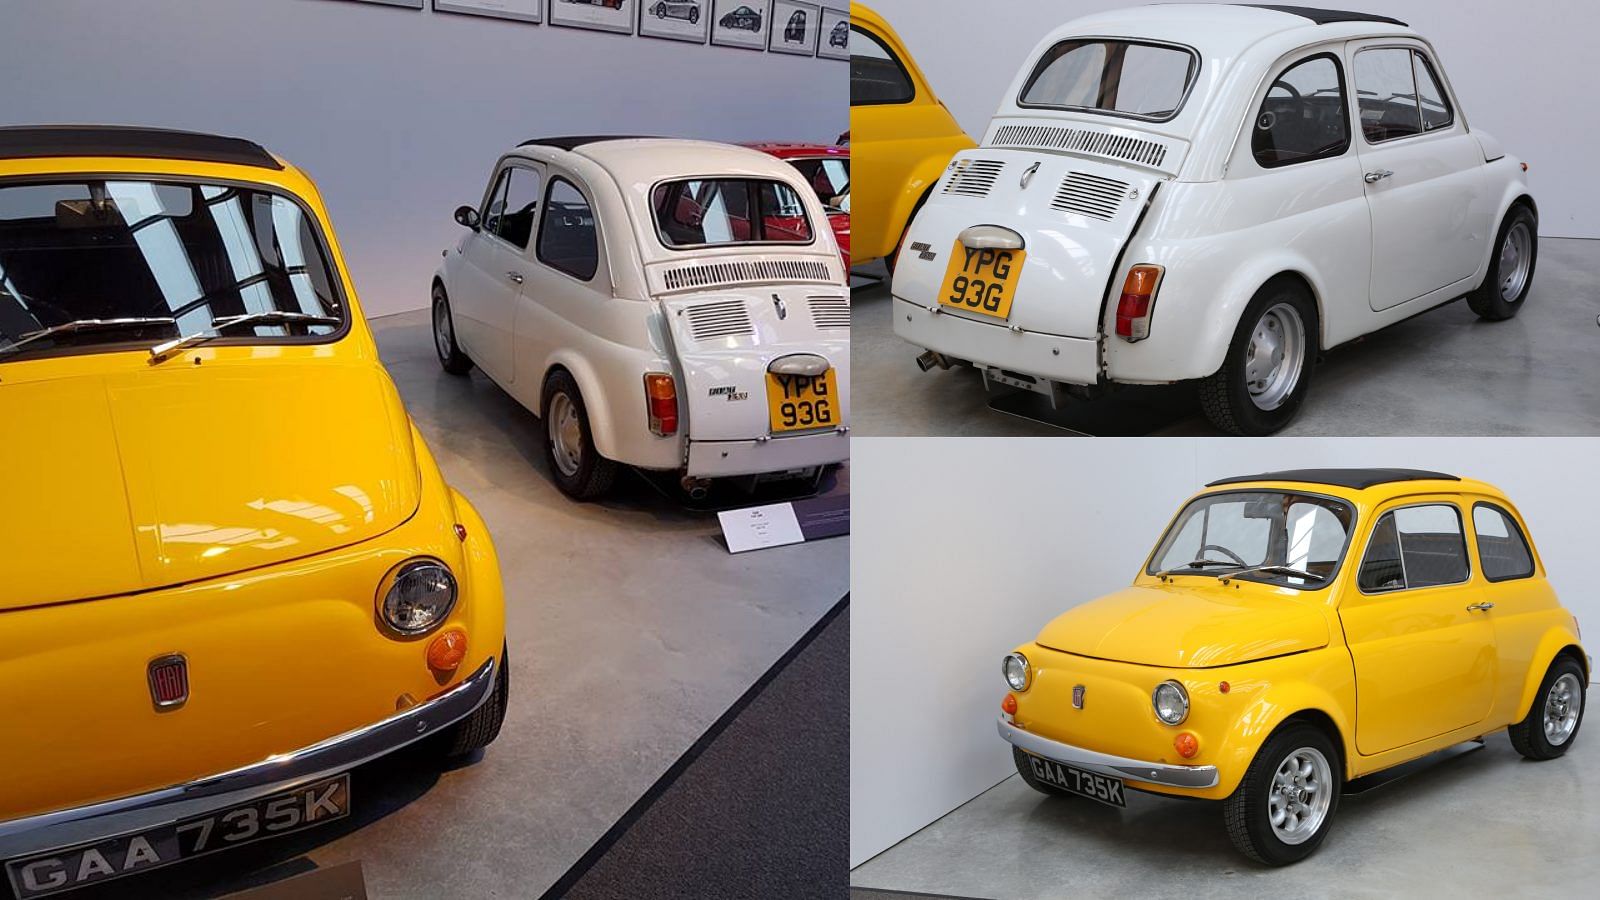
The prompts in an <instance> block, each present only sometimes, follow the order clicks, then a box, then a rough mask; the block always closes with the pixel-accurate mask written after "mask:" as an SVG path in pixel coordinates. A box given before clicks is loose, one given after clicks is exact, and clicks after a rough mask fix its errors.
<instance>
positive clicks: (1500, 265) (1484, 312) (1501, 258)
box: [1467, 203, 1539, 322]
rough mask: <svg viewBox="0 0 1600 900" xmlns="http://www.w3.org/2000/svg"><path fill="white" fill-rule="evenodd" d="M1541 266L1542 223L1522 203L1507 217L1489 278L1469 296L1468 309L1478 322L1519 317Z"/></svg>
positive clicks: (1492, 261)
mask: <svg viewBox="0 0 1600 900" xmlns="http://www.w3.org/2000/svg"><path fill="white" fill-rule="evenodd" d="M1538 262H1539V220H1538V219H1537V218H1535V217H1534V215H1533V210H1531V209H1529V208H1527V207H1526V206H1523V205H1522V204H1520V203H1519V204H1517V205H1516V206H1513V207H1511V211H1510V212H1508V213H1506V219H1505V221H1504V222H1502V223H1501V225H1500V234H1499V237H1498V239H1497V241H1496V243H1495V251H1494V258H1493V259H1492V260H1491V261H1490V263H1489V274H1487V275H1485V276H1484V278H1483V284H1481V285H1479V286H1478V289H1477V290H1475V291H1473V292H1472V293H1470V294H1468V295H1467V305H1468V306H1469V307H1471V308H1472V311H1473V312H1475V313H1477V314H1478V318H1480V319H1485V320H1487V321H1490V322H1500V321H1504V320H1505V319H1509V318H1511V317H1512V316H1514V315H1516V314H1517V313H1518V312H1520V311H1521V310H1522V301H1524V300H1526V299H1527V297H1528V291H1530V290H1532V288H1533V270H1534V267H1535V265H1536V264H1537V263H1538Z"/></svg>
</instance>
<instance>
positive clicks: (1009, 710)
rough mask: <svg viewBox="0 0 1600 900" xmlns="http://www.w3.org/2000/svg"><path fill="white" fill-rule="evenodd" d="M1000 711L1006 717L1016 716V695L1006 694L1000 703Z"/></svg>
mask: <svg viewBox="0 0 1600 900" xmlns="http://www.w3.org/2000/svg"><path fill="white" fill-rule="evenodd" d="M1000 709H1001V710H1002V711H1003V712H1004V713H1005V714H1006V715H1008V716H1014V715H1016V714H1017V695H1016V694H1007V695H1006V696H1005V699H1004V700H1001V701H1000Z"/></svg>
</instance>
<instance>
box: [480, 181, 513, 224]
mask: <svg viewBox="0 0 1600 900" xmlns="http://www.w3.org/2000/svg"><path fill="white" fill-rule="evenodd" d="M510 182H511V170H510V169H501V170H500V177H498V178H496V179H495V182H494V190H492V191H490V192H489V202H488V203H485V204H484V206H483V215H481V216H479V217H478V218H479V220H480V221H481V222H482V227H483V230H484V231H486V232H488V233H489V234H499V233H500V217H501V216H502V215H504V214H505V211H506V185H508V184H509V183H510Z"/></svg>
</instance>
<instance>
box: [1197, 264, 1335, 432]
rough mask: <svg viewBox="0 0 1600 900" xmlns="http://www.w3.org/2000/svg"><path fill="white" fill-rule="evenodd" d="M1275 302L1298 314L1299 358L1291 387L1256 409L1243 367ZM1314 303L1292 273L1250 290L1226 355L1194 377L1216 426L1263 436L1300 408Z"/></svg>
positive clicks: (1309, 369)
mask: <svg viewBox="0 0 1600 900" xmlns="http://www.w3.org/2000/svg"><path fill="white" fill-rule="evenodd" d="M1280 304H1283V305H1288V306H1289V307H1292V308H1293V309H1294V311H1295V312H1296V313H1298V314H1299V318H1300V323H1301V326H1302V347H1303V354H1304V358H1303V360H1302V362H1301V366H1300V372H1299V376H1298V378H1297V379H1295V381H1294V382H1293V384H1292V390H1290V391H1289V393H1288V395H1287V396H1286V397H1284V398H1283V399H1282V400H1281V401H1279V402H1278V403H1277V405H1276V406H1275V407H1273V408H1272V409H1262V408H1261V406H1260V405H1259V404H1258V403H1257V402H1256V401H1255V400H1254V399H1253V398H1252V397H1251V394H1250V386H1249V381H1248V375H1247V374H1246V368H1247V365H1248V362H1249V360H1248V356H1249V354H1250V350H1251V347H1252V335H1253V334H1254V332H1255V329H1256V325H1257V324H1258V323H1260V321H1261V319H1262V316H1263V315H1264V314H1266V313H1267V312H1268V311H1269V310H1274V309H1276V308H1277V307H1278V306H1279V305H1280ZM1321 334H1322V329H1321V325H1320V323H1319V321H1318V319H1317V305H1316V303H1314V302H1313V301H1312V299H1311V295H1310V294H1309V293H1308V292H1307V291H1306V289H1305V286H1304V285H1303V284H1301V283H1300V282H1299V281H1297V280H1295V279H1293V278H1274V279H1273V280H1271V281H1269V282H1267V283H1266V284H1265V285H1263V286H1262V288H1261V290H1259V291H1257V292H1256V295H1255V297H1253V298H1252V299H1251V300H1250V304H1249V305H1248V306H1246V307H1245V310H1244V314H1243V315H1241V316H1240V317H1239V324H1238V325H1237V326H1236V327H1235V328H1234V331H1233V340H1232V341H1231V342H1230V343H1229V344H1228V355H1227V357H1226V358H1225V359H1224V360H1223V362H1222V368H1221V369H1218V370H1217V372H1216V374H1214V375H1212V376H1211V377H1209V378H1206V379H1204V380H1202V381H1201V382H1200V408H1201V409H1202V410H1204V411H1205V414H1206V418H1207V419H1209V420H1211V424H1212V425H1215V426H1216V427H1217V429H1218V430H1220V431H1223V432H1225V433H1227V434H1234V435H1241V436H1244V437H1264V436H1266V435H1269V434H1275V433H1277V432H1279V431H1282V430H1283V428H1284V427H1285V426H1287V425H1288V424H1289V423H1290V422H1291V421H1293V420H1294V417H1295V415H1296V414H1297V413H1299V411H1300V405H1301V404H1302V403H1303V402H1305V398H1306V392H1307V391H1308V390H1310V388H1311V381H1312V377H1313V375H1314V374H1315V372H1316V367H1317V354H1318V352H1319V350H1320V348H1321Z"/></svg>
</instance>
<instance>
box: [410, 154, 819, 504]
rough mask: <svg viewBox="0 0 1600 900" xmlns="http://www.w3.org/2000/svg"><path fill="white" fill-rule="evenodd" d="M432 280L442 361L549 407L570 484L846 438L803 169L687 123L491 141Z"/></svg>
mask: <svg viewBox="0 0 1600 900" xmlns="http://www.w3.org/2000/svg"><path fill="white" fill-rule="evenodd" d="M455 217H456V221H457V222H459V223H460V224H461V225H463V226H465V227H466V228H467V229H468V233H467V234H466V236H464V237H463V238H462V239H461V242H460V243H459V244H457V245H456V247H454V248H453V249H450V250H446V251H445V254H444V257H445V259H444V264H443V265H442V266H440V267H439V271H438V273H437V274H436V275H435V276H434V281H433V331H434V346H435V349H436V350H437V351H438V354H439V361H440V363H441V364H443V366H444V368H445V371H447V372H451V373H453V374H458V375H460V374H466V373H467V372H468V371H470V370H471V368H472V367H473V365H477V366H478V368H480V369H482V370H483V372H484V374H486V375H488V376H489V378H490V379H492V380H493V381H494V382H495V383H496V384H498V385H500V387H502V388H503V389H505V391H506V392H507V393H509V394H511V396H512V397H514V398H516V400H517V401H518V402H520V403H521V404H522V405H523V406H525V407H527V408H528V409H530V410H532V411H533V412H534V414H536V415H538V416H540V417H542V419H543V421H544V425H545V437H546V439H545V442H544V443H545V453H546V457H547V458H548V461H549V463H550V471H551V473H552V475H553V476H554V478H555V480H556V483H557V485H558V486H559V487H560V488H561V490H562V491H564V492H565V493H567V494H568V495H569V496H571V497H574V498H577V499H589V498H593V497H596V496H599V495H600V494H602V493H603V492H604V491H605V490H606V489H607V488H608V487H609V486H610V484H611V482H612V479H613V478H614V477H615V474H616V469H617V464H619V463H621V464H626V465H631V466H636V467H639V468H642V469H654V470H663V471H673V472H678V473H680V474H681V476H682V479H683V486H684V489H685V490H686V491H688V492H689V493H690V495H691V496H701V495H703V493H704V492H705V491H706V490H707V488H708V487H709V484H710V481H711V480H712V479H714V478H721V477H732V476H767V477H785V476H792V477H816V476H817V475H819V474H820V473H821V472H822V470H823V469H824V468H825V467H826V466H829V465H832V464H834V463H839V462H843V461H844V460H845V459H847V458H848V456H849V452H850V451H849V446H850V445H849V437H848V432H849V425H848V423H849V421H850V400H849V381H850V377H849V371H850V332H849V327H850V298H849V293H848V291H847V289H846V287H845V281H844V278H845V275H844V271H843V269H842V267H841V264H840V261H839V250H838V247H837V245H836V244H835V242H834V239H833V232H832V230H831V229H830V228H829V226H828V218H827V214H826V212H825V211H824V210H823V209H822V206H821V205H820V204H819V203H818V201H817V199H816V192H815V191H812V190H811V189H810V188H809V187H808V186H807V184H806V183H805V182H804V181H803V180H802V179H801V177H800V175H799V173H798V172H796V171H795V170H794V169H793V168H791V167H789V166H788V165H786V164H784V163H783V162H782V161H780V160H777V159H774V158H773V157H771V156H768V155H766V154H764V153H759V152H757V151H755V150H748V149H744V148H742V147H732V146H727V145H724V144H713V143H705V142H700V141H680V140H660V139H648V138H603V137H601V138H582V137H580V138H553V139H548V140H535V141H529V142H527V143H525V144H523V145H521V146H519V147H517V148H516V149H514V150H512V151H511V152H510V153H508V154H506V155H505V156H504V157H502V158H501V159H500V161H499V163H498V164H497V165H496V166H495V171H494V174H493V176H492V177H491V178H490V179H489V186H488V189H487V190H486V191H485V193H484V198H483V201H482V203H481V204H480V205H478V206H463V207H461V208H460V209H458V210H456V214H455Z"/></svg>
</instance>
